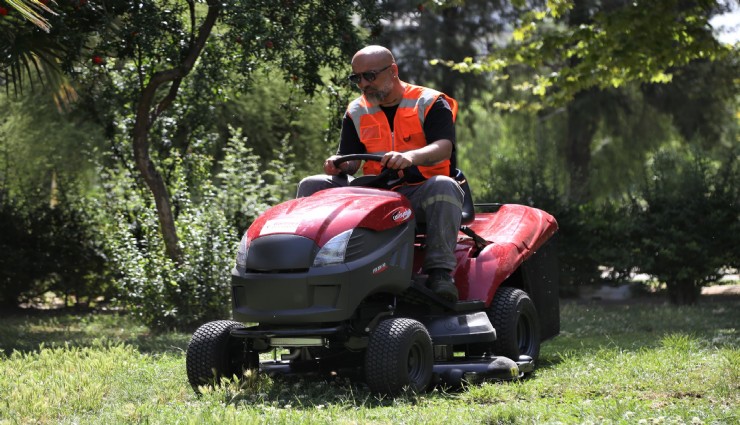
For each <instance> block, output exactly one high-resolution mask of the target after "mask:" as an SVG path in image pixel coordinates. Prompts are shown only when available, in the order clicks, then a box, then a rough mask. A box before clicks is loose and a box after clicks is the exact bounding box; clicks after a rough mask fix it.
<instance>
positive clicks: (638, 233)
mask: <svg viewBox="0 0 740 425" xmlns="http://www.w3.org/2000/svg"><path fill="white" fill-rule="evenodd" d="M651 171H652V173H651V176H650V177H651V178H650V179H649V180H647V181H646V182H645V184H644V186H643V187H642V192H641V194H642V199H643V200H644V205H643V204H642V203H640V202H639V201H638V202H636V203H635V205H634V209H635V211H634V218H635V223H634V229H633V232H634V233H633V235H634V236H633V237H634V239H635V244H636V247H635V249H636V250H637V253H638V254H637V255H636V256H635V260H636V263H635V264H636V265H637V266H638V267H639V268H640V269H641V270H642V271H643V272H646V273H649V274H652V275H654V276H656V277H657V278H658V279H659V280H661V281H663V282H665V283H666V285H667V287H668V294H669V296H670V299H671V301H672V302H674V303H676V304H692V303H695V302H696V300H697V298H698V295H699V292H700V290H701V287H702V286H705V285H706V284H708V283H711V282H715V281H716V280H717V279H718V277H719V276H721V271H720V269H721V268H723V267H738V265H739V264H738V257H737V247H738V246H740V204H738V200H739V199H740V170H739V169H738V164H737V156H736V155H734V154H731V155H730V156H729V158H728V159H727V160H726V161H725V162H724V164H723V165H722V167H721V168H718V167H716V166H715V165H714V164H712V163H711V162H710V161H709V160H708V159H707V158H706V157H705V156H702V155H701V154H697V153H690V154H688V155H687V154H683V153H681V152H666V151H663V152H659V153H658V154H657V155H656V157H655V159H654V161H653V164H652V169H651Z"/></svg>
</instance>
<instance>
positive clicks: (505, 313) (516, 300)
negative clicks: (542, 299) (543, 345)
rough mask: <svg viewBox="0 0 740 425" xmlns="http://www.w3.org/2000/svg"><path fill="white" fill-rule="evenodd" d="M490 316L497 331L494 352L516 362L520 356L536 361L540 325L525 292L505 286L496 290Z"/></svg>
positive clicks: (538, 350)
mask: <svg viewBox="0 0 740 425" xmlns="http://www.w3.org/2000/svg"><path fill="white" fill-rule="evenodd" d="M488 317H489V318H490V319H491V323H492V324H493V327H494V328H496V336H497V338H496V341H494V343H493V353H494V354H496V355H500V356H504V357H508V358H510V359H512V360H514V361H517V360H519V356H529V357H531V358H532V359H533V360H537V357H538V356H539V355H540V322H539V319H538V317H537V310H536V309H535V307H534V303H533V302H532V300H531V299H530V298H529V295H527V293H526V292H524V291H522V290H521V289H517V288H509V287H503V288H499V289H498V291H496V295H495V296H494V297H493V303H492V304H491V307H490V308H489V310H488Z"/></svg>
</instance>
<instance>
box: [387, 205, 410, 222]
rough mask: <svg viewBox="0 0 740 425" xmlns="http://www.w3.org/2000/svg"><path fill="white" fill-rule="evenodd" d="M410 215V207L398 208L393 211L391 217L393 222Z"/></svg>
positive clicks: (403, 219) (404, 219) (407, 217)
mask: <svg viewBox="0 0 740 425" xmlns="http://www.w3.org/2000/svg"><path fill="white" fill-rule="evenodd" d="M409 217H411V209H410V208H400V209H398V210H397V211H395V212H394V213H393V215H392V216H391V218H392V219H393V221H395V222H401V221H406V220H408V219H409Z"/></svg>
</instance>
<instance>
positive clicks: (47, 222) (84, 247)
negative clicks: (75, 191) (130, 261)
mask: <svg viewBox="0 0 740 425" xmlns="http://www.w3.org/2000/svg"><path fill="white" fill-rule="evenodd" d="M89 208H90V204H89V203H88V202H86V201H85V200H84V199H79V198H75V197H72V196H69V197H67V196H60V197H59V198H58V203H57V204H56V205H55V206H54V207H51V206H49V205H48V204H47V205H28V204H22V203H21V201H18V200H16V199H14V198H11V197H8V196H7V195H6V196H3V197H1V198H0V217H1V219H0V249H2V250H3V252H5V253H7V254H6V255H4V256H3V258H2V259H0V276H2V278H0V304H4V305H5V306H6V307H11V308H14V307H16V306H17V305H18V303H19V302H21V301H28V300H30V299H32V298H34V297H36V296H39V295H41V294H42V293H44V292H45V291H53V292H55V293H57V294H59V295H74V296H75V300H76V302H78V303H79V302H81V300H82V299H83V298H84V297H87V299H86V301H89V300H90V298H91V297H93V296H95V297H97V296H106V295H110V294H111V292H110V289H111V288H110V286H109V285H107V280H105V266H104V263H105V260H106V258H105V256H104V253H103V249H102V238H101V235H100V234H98V233H97V231H96V226H95V222H94V221H93V218H92V217H91V216H90V213H89Z"/></svg>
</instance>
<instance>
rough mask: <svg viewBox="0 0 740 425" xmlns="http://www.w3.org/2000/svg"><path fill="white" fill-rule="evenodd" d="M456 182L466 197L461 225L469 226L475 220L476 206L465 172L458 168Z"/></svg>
mask: <svg viewBox="0 0 740 425" xmlns="http://www.w3.org/2000/svg"><path fill="white" fill-rule="evenodd" d="M455 181H457V183H458V184H459V185H460V188H461V189H462V190H463V193H464V194H465V197H464V198H463V204H462V221H461V222H460V224H461V225H463V226H464V225H467V224H470V223H472V222H473V220H475V205H474V204H473V194H472V192H471V191H470V185H469V184H468V179H466V178H465V175H464V174H463V172H462V171H461V170H460V169H459V168H458V169H456V170H455Z"/></svg>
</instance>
